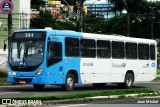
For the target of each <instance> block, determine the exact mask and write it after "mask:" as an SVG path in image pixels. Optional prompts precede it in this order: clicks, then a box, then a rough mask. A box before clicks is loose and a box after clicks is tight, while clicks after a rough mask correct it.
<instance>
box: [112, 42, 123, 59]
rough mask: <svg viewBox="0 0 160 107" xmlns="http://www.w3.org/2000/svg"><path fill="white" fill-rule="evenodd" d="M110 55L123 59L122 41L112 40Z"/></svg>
mask: <svg viewBox="0 0 160 107" xmlns="http://www.w3.org/2000/svg"><path fill="white" fill-rule="evenodd" d="M112 57H113V58H118V59H123V58H124V57H125V55H124V42H117V41H112Z"/></svg>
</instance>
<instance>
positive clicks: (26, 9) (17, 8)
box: [0, 0, 31, 48]
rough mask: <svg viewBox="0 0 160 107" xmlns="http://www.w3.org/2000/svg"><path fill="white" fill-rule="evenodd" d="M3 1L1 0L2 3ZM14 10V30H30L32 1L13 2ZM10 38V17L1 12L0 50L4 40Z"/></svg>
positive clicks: (18, 0)
mask: <svg viewBox="0 0 160 107" xmlns="http://www.w3.org/2000/svg"><path fill="white" fill-rule="evenodd" d="M2 1H3V0H0V3H1V2H2ZM12 3H13V5H14V9H13V11H12V29H13V31H14V30H19V29H29V28H30V7H31V0H12ZM7 38H8V15H7V14H3V13H2V12H1V11H0V48H3V41H4V39H7Z"/></svg>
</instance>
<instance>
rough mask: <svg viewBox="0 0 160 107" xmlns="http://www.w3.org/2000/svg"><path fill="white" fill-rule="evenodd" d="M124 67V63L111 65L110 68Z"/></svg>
mask: <svg viewBox="0 0 160 107" xmlns="http://www.w3.org/2000/svg"><path fill="white" fill-rule="evenodd" d="M125 67H126V63H122V64H114V63H112V68H125Z"/></svg>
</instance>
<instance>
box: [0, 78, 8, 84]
mask: <svg viewBox="0 0 160 107" xmlns="http://www.w3.org/2000/svg"><path fill="white" fill-rule="evenodd" d="M7 82H8V81H7V77H0V83H7Z"/></svg>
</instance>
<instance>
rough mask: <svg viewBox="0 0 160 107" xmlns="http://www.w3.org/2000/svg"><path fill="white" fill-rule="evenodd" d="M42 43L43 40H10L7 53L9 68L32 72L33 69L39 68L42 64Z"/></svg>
mask: <svg viewBox="0 0 160 107" xmlns="http://www.w3.org/2000/svg"><path fill="white" fill-rule="evenodd" d="M44 43H45V39H34V38H32V39H31V38H30V39H17V38H12V40H11V44H10V51H9V64H10V65H11V68H13V69H14V68H16V67H18V68H20V67H21V68H23V69H24V68H25V69H28V70H33V68H35V67H37V66H39V65H40V64H41V63H42V62H43V57H44ZM30 68H32V69H30ZM35 69H36V68H35ZM19 70H20V69H19Z"/></svg>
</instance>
